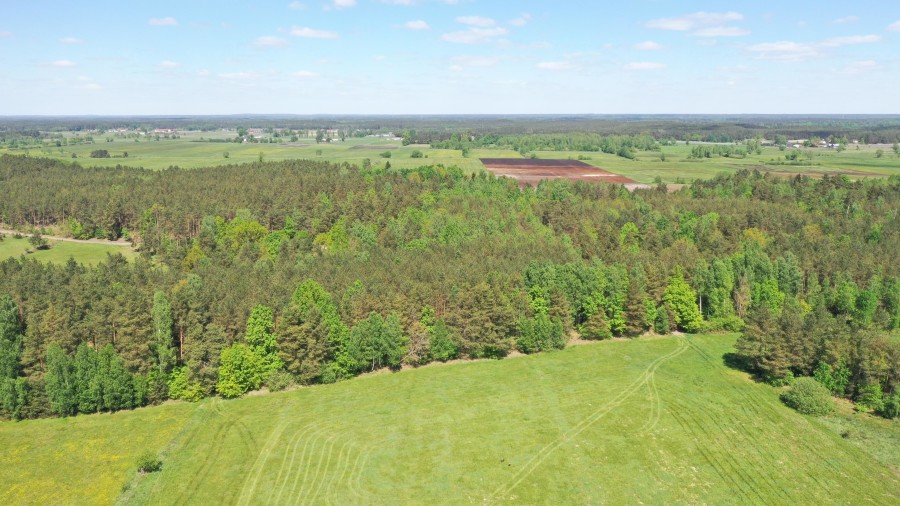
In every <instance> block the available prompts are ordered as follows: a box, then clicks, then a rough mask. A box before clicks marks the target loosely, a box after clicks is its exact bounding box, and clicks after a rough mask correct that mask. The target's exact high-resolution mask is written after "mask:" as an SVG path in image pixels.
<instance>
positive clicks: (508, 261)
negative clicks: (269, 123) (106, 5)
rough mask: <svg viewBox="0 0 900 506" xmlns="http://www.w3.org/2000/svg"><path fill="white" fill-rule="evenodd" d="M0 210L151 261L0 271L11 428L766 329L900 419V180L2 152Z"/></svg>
mask: <svg viewBox="0 0 900 506" xmlns="http://www.w3.org/2000/svg"><path fill="white" fill-rule="evenodd" d="M0 195H3V196H4V198H3V199H0V221H2V222H3V223H5V224H7V225H11V226H15V227H19V228H20V229H22V230H30V229H32V228H34V227H37V228H40V227H43V226H50V225H55V226H60V227H62V228H63V230H64V231H65V232H66V233H68V234H70V235H72V236H75V237H83V238H87V237H104V238H109V239H120V238H128V239H130V240H131V241H133V242H134V243H135V244H136V245H138V246H139V248H140V251H141V256H140V257H139V258H137V259H136V260H133V261H127V260H126V259H125V258H123V257H121V256H110V257H108V258H107V260H106V261H104V262H102V263H101V264H100V265H97V266H95V267H88V266H83V265H77V264H75V263H74V262H70V263H69V264H68V265H52V264H44V263H39V262H37V261H34V260H29V259H27V258H22V259H18V258H13V259H8V260H5V261H3V262H0V378H2V380H0V412H2V416H5V417H9V418H30V417H40V416H48V415H51V414H59V415H69V414H74V413H90V412H96V411H110V410H117V409H125V408H130V407H134V406H139V405H144V404H152V403H158V402H161V401H163V400H165V399H167V398H179V399H188V400H196V399H199V398H202V397H204V396H208V395H216V394H218V395H223V396H226V397H235V396H239V395H242V394H243V393H245V392H246V391H248V390H251V389H255V388H259V387H260V386H262V385H267V386H269V387H270V388H271V389H278V388H284V387H285V386H286V385H288V384H291V383H300V384H310V383H321V382H334V381H339V380H342V379H344V378H349V377H352V376H354V375H357V374H360V373H364V372H367V371H371V370H374V369H378V368H382V367H391V368H398V367H402V366H407V365H408V366H417V365H421V364H425V363H428V362H431V361H445V360H450V359H455V358H479V357H490V358H500V357H503V356H505V355H507V354H509V353H511V352H512V351H514V350H518V351H520V352H524V353H533V352H539V351H544V350H551V349H555V348H560V347H562V346H563V345H564V343H565V342H566V340H567V338H568V336H569V334H570V333H571V332H577V333H578V334H579V335H580V336H581V337H582V338H585V339H606V338H610V337H613V336H626V337H627V336H637V335H640V334H643V333H645V332H651V331H652V332H656V333H659V334H666V333H669V332H672V331H684V332H707V331H717V330H728V331H743V335H742V337H741V339H740V340H739V341H738V354H737V356H736V357H735V361H736V362H737V363H739V364H740V365H741V366H742V367H745V368H747V369H748V370H751V371H752V372H754V373H756V374H757V375H758V376H759V377H760V378H761V379H764V380H766V381H770V382H773V383H781V382H790V381H791V378H793V377H797V376H816V377H817V378H818V379H820V381H822V382H823V383H826V384H827V385H829V388H830V389H831V390H832V392H833V393H834V394H835V395H839V396H844V397H847V398H849V399H853V400H855V401H856V402H857V403H858V405H860V406H862V407H864V408H865V409H871V410H874V411H876V412H880V413H888V414H890V413H892V411H890V410H891V409H893V408H892V407H893V406H897V405H898V400H900V396H898V386H900V341H898V339H897V338H896V337H892V335H893V336H896V333H897V330H898V329H900V262H898V260H897V252H898V251H900V216H898V213H900V176H894V177H891V178H889V179H872V180H865V181H851V180H849V179H848V178H846V177H843V176H841V177H828V176H825V177H823V178H822V179H810V178H806V177H800V176H798V177H794V178H779V177H776V176H773V175H771V174H761V173H758V172H749V171H742V172H739V173H736V174H734V175H722V176H719V177H717V178H715V179H712V180H708V181H696V182H694V183H693V184H692V185H690V186H688V187H686V188H684V189H683V190H681V191H679V192H677V193H668V192H667V191H666V189H665V187H664V186H660V187H658V188H654V189H649V190H638V191H635V192H633V193H630V192H628V191H626V190H625V189H624V188H623V187H621V186H608V185H599V184H586V183H572V182H569V181H553V182H544V183H542V184H541V185H540V186H539V187H537V188H534V189H531V188H526V189H524V190H522V189H520V188H519V187H518V186H517V184H516V182H515V181H514V180H509V179H504V178H496V177H494V176H492V175H490V174H485V173H482V174H479V175H472V176H468V175H464V174H463V173H462V171H460V170H458V169H454V168H444V167H441V166H426V167H421V168H418V169H415V170H391V169H383V168H378V169H361V168H358V167H356V166H351V165H348V164H343V165H334V164H328V163H323V162H312V161H285V162H268V163H254V164H247V165H231V166H223V167H215V168H205V169H195V170H182V169H176V168H173V169H169V170H164V171H150V170H144V169H139V168H129V167H116V168H112V169H105V168H90V167H80V166H78V165H75V164H71V165H70V164H66V163H62V162H58V161H53V160H48V159H41V158H29V157H17V156H2V157H0ZM600 374H602V372H600Z"/></svg>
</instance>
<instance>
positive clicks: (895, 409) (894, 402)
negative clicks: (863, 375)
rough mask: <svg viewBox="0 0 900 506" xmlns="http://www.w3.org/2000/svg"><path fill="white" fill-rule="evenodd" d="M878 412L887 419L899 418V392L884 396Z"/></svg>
mask: <svg viewBox="0 0 900 506" xmlns="http://www.w3.org/2000/svg"><path fill="white" fill-rule="evenodd" d="M878 414H880V415H881V416H883V417H885V418H888V419H893V418H900V392H898V393H895V394H894V395H886V396H884V404H883V405H882V408H881V411H879V413H878Z"/></svg>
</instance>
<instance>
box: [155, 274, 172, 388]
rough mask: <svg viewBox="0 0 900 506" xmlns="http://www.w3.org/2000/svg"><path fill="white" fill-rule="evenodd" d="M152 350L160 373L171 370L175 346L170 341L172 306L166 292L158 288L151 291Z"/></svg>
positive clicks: (166, 372) (163, 373) (164, 373)
mask: <svg viewBox="0 0 900 506" xmlns="http://www.w3.org/2000/svg"><path fill="white" fill-rule="evenodd" d="M152 316H153V345H152V346H153V351H154V355H155V357H154V358H155V359H156V366H157V370H158V371H159V374H160V375H163V376H164V375H166V374H169V372H171V370H172V367H173V366H174V365H175V361H176V357H175V347H174V346H173V343H172V326H173V322H172V306H171V305H170V304H169V300H168V299H167V298H166V294H165V293H164V292H162V291H160V290H157V291H156V292H154V293H153V314H152Z"/></svg>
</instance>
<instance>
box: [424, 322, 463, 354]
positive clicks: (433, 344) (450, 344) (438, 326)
mask: <svg viewBox="0 0 900 506" xmlns="http://www.w3.org/2000/svg"><path fill="white" fill-rule="evenodd" d="M424 319H425V318H424V315H423V320H424ZM428 342H429V348H428V350H429V355H430V357H431V358H432V359H433V360H437V361H438V362H446V361H448V360H453V359H455V358H456V357H458V356H459V346H457V345H456V343H455V342H454V341H453V336H452V334H451V333H450V328H449V327H447V324H446V323H444V322H443V320H437V321H435V322H434V323H433V324H432V325H430V326H429V328H428Z"/></svg>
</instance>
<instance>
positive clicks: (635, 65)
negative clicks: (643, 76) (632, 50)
mask: <svg viewBox="0 0 900 506" xmlns="http://www.w3.org/2000/svg"><path fill="white" fill-rule="evenodd" d="M664 68H666V64H665V63H656V62H651V61H639V62H632V63H629V64H627V65H625V70H660V69H664Z"/></svg>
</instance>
